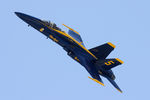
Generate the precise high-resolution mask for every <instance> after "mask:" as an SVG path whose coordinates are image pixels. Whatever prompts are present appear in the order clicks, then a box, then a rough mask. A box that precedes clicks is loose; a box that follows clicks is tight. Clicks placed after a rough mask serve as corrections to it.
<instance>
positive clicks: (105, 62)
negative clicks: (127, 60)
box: [96, 58, 123, 70]
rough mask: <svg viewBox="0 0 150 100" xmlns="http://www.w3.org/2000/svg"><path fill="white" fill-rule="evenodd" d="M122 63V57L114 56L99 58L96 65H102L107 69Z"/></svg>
mask: <svg viewBox="0 0 150 100" xmlns="http://www.w3.org/2000/svg"><path fill="white" fill-rule="evenodd" d="M122 63H123V61H121V60H120V59H118V58H114V59H104V60H98V61H97V62H96V65H97V66H98V67H102V68H104V69H106V70H110V69H111V68H113V67H116V66H118V65H121V64H122Z"/></svg>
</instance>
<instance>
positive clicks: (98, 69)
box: [15, 12, 123, 92]
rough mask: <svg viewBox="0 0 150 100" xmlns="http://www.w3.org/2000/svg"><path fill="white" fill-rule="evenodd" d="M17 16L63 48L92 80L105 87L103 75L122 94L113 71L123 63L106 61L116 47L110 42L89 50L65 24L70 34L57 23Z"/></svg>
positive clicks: (19, 14)
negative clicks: (83, 68)
mask: <svg viewBox="0 0 150 100" xmlns="http://www.w3.org/2000/svg"><path fill="white" fill-rule="evenodd" d="M15 14H16V15H17V16H18V17H19V18H21V19H22V20H23V21H25V22H26V23H27V24H28V25H29V26H32V27H33V28H35V29H36V30H38V31H39V32H41V33H42V34H44V35H45V36H46V37H47V38H49V39H51V40H53V41H54V42H56V43H57V44H58V45H60V46H62V48H63V49H64V50H65V51H66V52H67V54H68V55H69V56H70V57H71V58H72V59H74V60H75V61H77V62H78V63H80V64H81V65H82V66H84V67H85V69H86V70H87V71H88V72H89V74H90V75H91V76H92V78H91V77H89V78H90V79H91V80H93V81H95V82H97V83H99V84H101V85H102V86H104V83H103V81H102V79H101V78H100V75H101V76H103V77H105V78H107V79H108V80H109V81H110V83H111V84H112V85H113V86H114V87H115V88H116V89H117V90H118V91H119V92H122V91H121V89H120V88H119V87H118V85H117V84H116V82H115V81H114V80H115V75H114V73H113V71H112V70H111V69H112V68H114V67H116V66H118V65H120V64H122V63H123V61H121V60H120V59H118V58H111V59H106V57H107V56H108V55H109V54H110V53H111V51H113V50H114V48H115V45H113V44H112V43H110V42H108V43H105V44H103V45H100V46H97V47H95V48H92V49H89V50H88V49H87V48H86V47H85V46H84V44H83V41H82V39H81V36H80V34H79V33H78V32H77V31H75V30H73V29H72V28H70V27H68V26H66V25H64V24H63V25H64V26H65V27H67V28H68V29H69V31H68V33H66V32H65V31H62V30H61V29H60V28H59V27H57V26H56V24H55V23H52V22H50V21H44V20H40V19H38V18H35V17H32V16H29V15H26V14H23V13H20V12H15Z"/></svg>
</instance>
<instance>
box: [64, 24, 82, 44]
mask: <svg viewBox="0 0 150 100" xmlns="http://www.w3.org/2000/svg"><path fill="white" fill-rule="evenodd" d="M63 25H64V26H65V27H67V28H68V29H69V31H68V34H69V35H70V36H71V37H73V38H74V39H75V40H76V41H78V42H79V43H80V44H81V45H83V46H84V44H83V41H82V38H81V36H80V34H79V33H78V32H77V31H75V30H73V29H72V28H70V27H68V26H67V25H65V24H63Z"/></svg>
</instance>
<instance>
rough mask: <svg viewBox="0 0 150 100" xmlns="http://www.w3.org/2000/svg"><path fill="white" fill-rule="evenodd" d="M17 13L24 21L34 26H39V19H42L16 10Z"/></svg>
mask: <svg viewBox="0 0 150 100" xmlns="http://www.w3.org/2000/svg"><path fill="white" fill-rule="evenodd" d="M15 14H16V15H17V16H18V17H19V18H20V19H22V20H23V21H25V22H26V23H27V24H29V25H31V26H33V27H34V28H37V26H39V25H40V24H39V21H41V20H40V19H38V18H35V17H32V16H30V15H27V14H24V13H20V12H15Z"/></svg>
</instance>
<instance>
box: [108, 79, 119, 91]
mask: <svg viewBox="0 0 150 100" xmlns="http://www.w3.org/2000/svg"><path fill="white" fill-rule="evenodd" d="M107 79H108V80H109V82H110V83H111V84H112V85H113V86H114V87H115V88H116V89H117V90H118V91H119V92H121V93H122V90H121V89H120V88H119V86H118V85H117V84H116V82H115V81H114V80H112V79H111V78H109V77H107Z"/></svg>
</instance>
